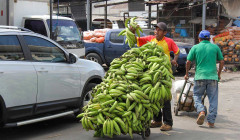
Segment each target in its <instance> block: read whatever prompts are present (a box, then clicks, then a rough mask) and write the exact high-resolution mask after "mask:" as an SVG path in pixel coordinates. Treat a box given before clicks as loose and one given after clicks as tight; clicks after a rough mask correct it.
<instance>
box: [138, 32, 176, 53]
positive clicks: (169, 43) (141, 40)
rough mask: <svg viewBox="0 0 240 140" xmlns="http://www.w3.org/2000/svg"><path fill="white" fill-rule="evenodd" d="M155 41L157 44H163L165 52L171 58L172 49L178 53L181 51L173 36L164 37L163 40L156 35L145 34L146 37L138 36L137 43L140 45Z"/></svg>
mask: <svg viewBox="0 0 240 140" xmlns="http://www.w3.org/2000/svg"><path fill="white" fill-rule="evenodd" d="M151 41H154V42H156V43H157V45H159V46H162V47H163V50H164V53H165V54H167V55H168V57H169V58H170V51H173V53H175V54H177V53H178V52H179V48H178V46H177V45H176V44H175V42H174V41H173V40H172V39H171V38H167V37H163V39H162V40H160V41H158V40H157V39H156V37H155V36H153V35H150V36H145V37H138V38H137V45H138V47H140V46H142V45H144V44H146V43H147V42H151Z"/></svg>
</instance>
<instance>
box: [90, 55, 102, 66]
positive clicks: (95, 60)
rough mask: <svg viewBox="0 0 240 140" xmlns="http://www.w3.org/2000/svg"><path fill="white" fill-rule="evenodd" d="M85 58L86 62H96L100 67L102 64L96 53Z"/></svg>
mask: <svg viewBox="0 0 240 140" xmlns="http://www.w3.org/2000/svg"><path fill="white" fill-rule="evenodd" d="M86 58H87V59H88V60H91V61H94V62H97V63H99V64H100V65H102V64H103V62H102V59H101V57H100V56H99V55H98V54H96V53H89V54H88V55H87V56H86Z"/></svg>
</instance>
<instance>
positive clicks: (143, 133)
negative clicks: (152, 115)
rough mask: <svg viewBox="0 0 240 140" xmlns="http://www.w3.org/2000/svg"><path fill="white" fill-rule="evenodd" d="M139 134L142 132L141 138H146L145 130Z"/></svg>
mask: <svg viewBox="0 0 240 140" xmlns="http://www.w3.org/2000/svg"><path fill="white" fill-rule="evenodd" d="M141 134H142V138H143V139H146V135H145V131H142V133H141Z"/></svg>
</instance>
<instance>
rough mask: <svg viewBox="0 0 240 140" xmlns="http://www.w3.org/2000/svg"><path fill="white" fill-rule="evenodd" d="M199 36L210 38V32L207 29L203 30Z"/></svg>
mask: <svg viewBox="0 0 240 140" xmlns="http://www.w3.org/2000/svg"><path fill="white" fill-rule="evenodd" d="M198 37H199V38H202V39H210V32H209V31H207V30H202V31H201V32H200V33H199V36H198Z"/></svg>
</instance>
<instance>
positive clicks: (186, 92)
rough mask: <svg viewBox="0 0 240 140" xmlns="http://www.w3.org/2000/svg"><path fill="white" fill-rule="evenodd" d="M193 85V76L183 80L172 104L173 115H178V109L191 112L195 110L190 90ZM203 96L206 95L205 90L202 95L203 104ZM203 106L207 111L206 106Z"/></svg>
mask: <svg viewBox="0 0 240 140" xmlns="http://www.w3.org/2000/svg"><path fill="white" fill-rule="evenodd" d="M193 85H194V80H193V78H192V79H188V80H185V82H184V84H183V88H182V90H181V93H180V94H177V102H176V103H175V105H174V114H175V116H178V111H186V112H193V111H195V110H196V109H195V108H194V100H193V92H192V91H193ZM190 91H191V92H190ZM205 97H206V92H205V93H204V95H203V97H202V103H203V104H204V99H205ZM204 108H205V112H206V113H207V107H206V106H204Z"/></svg>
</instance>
